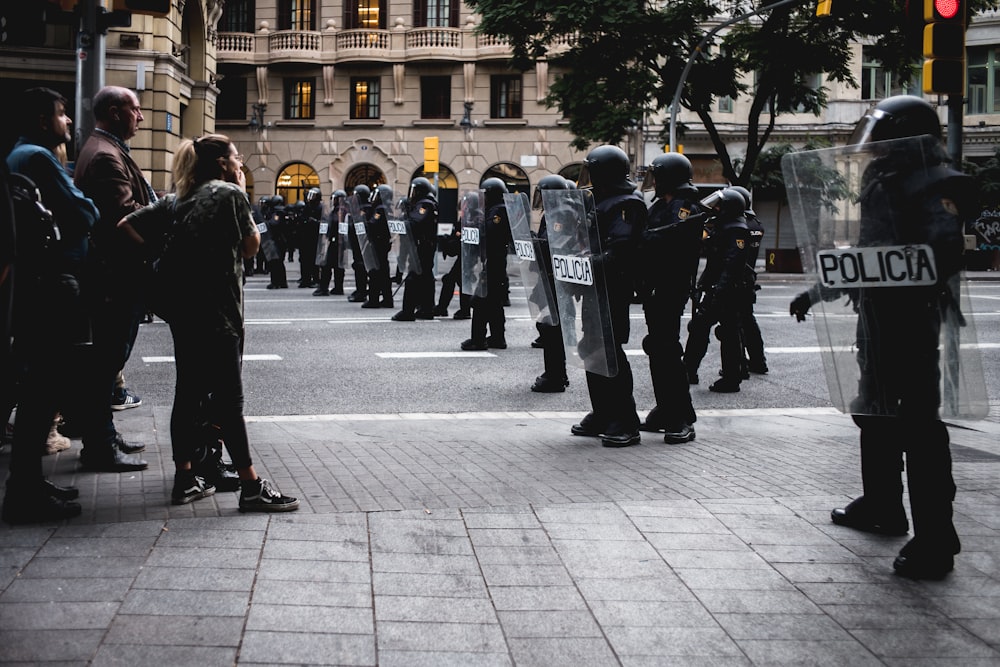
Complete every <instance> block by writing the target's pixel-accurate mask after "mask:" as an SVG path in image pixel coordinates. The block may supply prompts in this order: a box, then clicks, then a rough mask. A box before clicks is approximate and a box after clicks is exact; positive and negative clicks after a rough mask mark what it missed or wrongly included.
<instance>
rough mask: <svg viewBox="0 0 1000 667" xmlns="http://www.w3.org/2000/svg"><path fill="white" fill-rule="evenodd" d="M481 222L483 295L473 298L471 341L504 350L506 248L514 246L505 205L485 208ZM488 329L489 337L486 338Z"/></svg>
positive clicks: (497, 204)
mask: <svg viewBox="0 0 1000 667" xmlns="http://www.w3.org/2000/svg"><path fill="white" fill-rule="evenodd" d="M483 220H484V223H483V236H484V237H485V239H484V240H483V242H482V243H483V245H484V248H485V254H486V258H485V262H484V263H483V271H485V272H486V296H483V297H477V296H474V297H472V340H473V341H474V342H476V343H480V344H483V343H485V344H486V345H488V346H489V347H496V348H505V347H507V339H506V335H505V327H506V322H507V318H506V317H505V316H504V314H503V304H504V300H505V299H506V298H507V248H508V247H509V246H510V245H511V244H512V243H513V239H512V238H511V235H510V221H509V220H508V219H507V207H506V205H504V204H503V202H500V203H495V204H493V205H492V206H490V207H489V208H488V209H486V215H485V217H484V218H483ZM487 327H488V328H489V334H490V335H489V336H487V335H486V330H487Z"/></svg>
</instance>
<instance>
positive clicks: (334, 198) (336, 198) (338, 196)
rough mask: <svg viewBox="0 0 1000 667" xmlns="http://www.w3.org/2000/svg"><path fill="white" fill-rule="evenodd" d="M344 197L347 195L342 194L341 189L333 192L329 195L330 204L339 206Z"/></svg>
mask: <svg viewBox="0 0 1000 667" xmlns="http://www.w3.org/2000/svg"><path fill="white" fill-rule="evenodd" d="M346 197H347V193H346V192H344V191H343V190H342V189H337V190H334V191H333V192H332V193H330V203H331V204H334V205H336V204H339V203H340V202H342V201H344V199H345V198H346Z"/></svg>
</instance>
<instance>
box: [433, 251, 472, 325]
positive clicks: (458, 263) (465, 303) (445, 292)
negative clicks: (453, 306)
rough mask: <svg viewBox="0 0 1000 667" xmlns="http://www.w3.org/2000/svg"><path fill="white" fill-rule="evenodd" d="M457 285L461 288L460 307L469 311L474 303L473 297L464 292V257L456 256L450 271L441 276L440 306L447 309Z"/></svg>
mask: <svg viewBox="0 0 1000 667" xmlns="http://www.w3.org/2000/svg"><path fill="white" fill-rule="evenodd" d="M455 287H458V288H459V295H458V309H459V310H464V311H466V312H468V310H469V308H470V307H471V305H472V301H471V297H470V296H469V295H468V294H462V293H461V289H462V258H461V257H456V258H455V263H454V264H452V265H451V268H450V269H448V273H446V274H444V275H443V276H441V296H440V297H439V298H438V308H441V309H447V308H448V305H449V304H450V303H451V300H452V297H454V296H455Z"/></svg>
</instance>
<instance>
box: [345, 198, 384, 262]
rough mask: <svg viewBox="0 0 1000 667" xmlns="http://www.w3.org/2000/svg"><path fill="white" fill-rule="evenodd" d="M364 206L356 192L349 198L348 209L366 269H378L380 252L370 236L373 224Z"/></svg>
mask: <svg viewBox="0 0 1000 667" xmlns="http://www.w3.org/2000/svg"><path fill="white" fill-rule="evenodd" d="M362 206H363V202H361V201H360V200H359V199H358V196H357V195H356V194H352V195H351V196H350V197H348V198H347V210H348V212H349V213H350V215H351V224H353V225H354V231H355V233H356V234H357V235H358V246H359V247H360V248H361V259H362V261H364V263H365V271H369V272H371V271H377V270H378V268H379V261H378V252H376V250H375V244H374V243H372V241H371V239H370V238H369V237H368V225H369V224H371V221H370V220H368V216H367V214H366V213H365V209H364V208H362Z"/></svg>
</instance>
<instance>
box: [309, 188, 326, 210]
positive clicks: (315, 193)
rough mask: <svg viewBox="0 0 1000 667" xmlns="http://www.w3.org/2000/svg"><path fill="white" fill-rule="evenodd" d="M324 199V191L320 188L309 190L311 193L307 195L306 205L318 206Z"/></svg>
mask: <svg viewBox="0 0 1000 667" xmlns="http://www.w3.org/2000/svg"><path fill="white" fill-rule="evenodd" d="M322 199H323V191H322V190H320V189H319V188H309V192H307V193H306V203H307V204H309V205H313V206H314V205H316V204H318V203H319V202H320V200H322Z"/></svg>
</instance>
